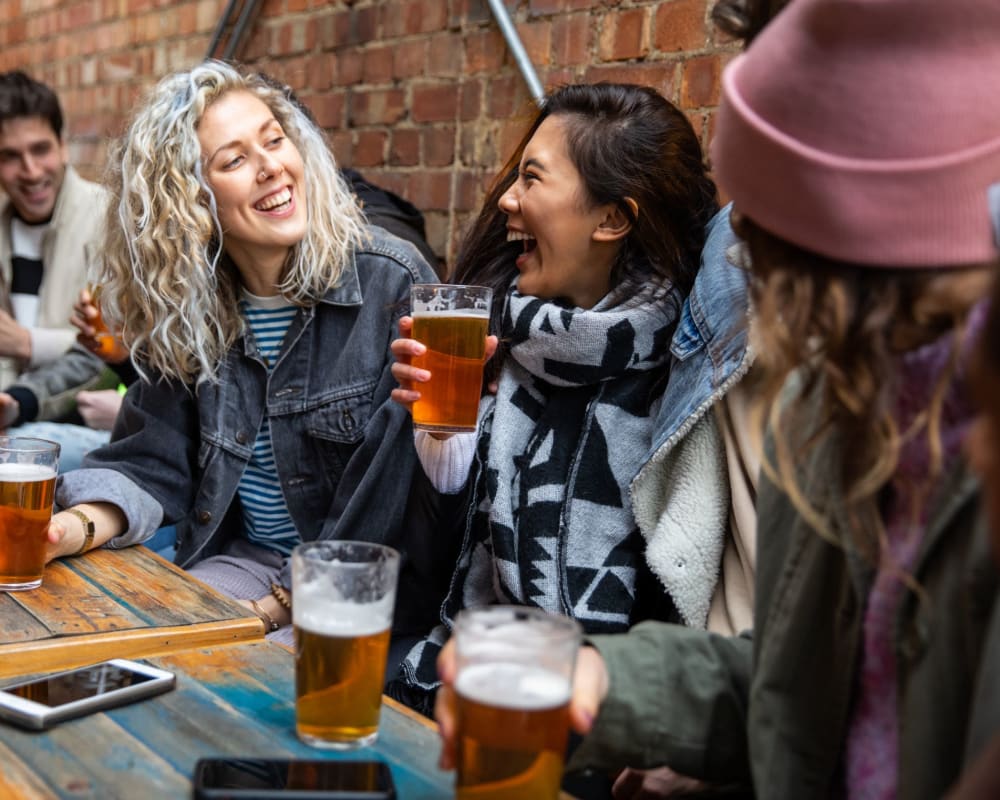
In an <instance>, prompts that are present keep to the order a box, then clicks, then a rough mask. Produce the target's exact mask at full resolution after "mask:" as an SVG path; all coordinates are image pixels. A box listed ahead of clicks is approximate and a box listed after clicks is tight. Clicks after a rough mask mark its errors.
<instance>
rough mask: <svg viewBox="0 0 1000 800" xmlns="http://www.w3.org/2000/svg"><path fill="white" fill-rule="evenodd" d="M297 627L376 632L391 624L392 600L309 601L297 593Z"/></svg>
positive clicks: (325, 632)
mask: <svg viewBox="0 0 1000 800" xmlns="http://www.w3.org/2000/svg"><path fill="white" fill-rule="evenodd" d="M292 607H293V609H294V611H293V616H294V622H295V625H296V627H298V628H301V629H303V630H307V631H309V632H310V633H318V634H320V635H322V636H373V635H374V634H376V633H382V632H383V631H385V630H387V629H388V628H389V626H390V625H391V624H392V603H391V602H389V603H388V604H386V603H385V602H378V603H344V602H340V603H330V602H327V603H322V602H321V603H319V604H317V603H315V602H314V603H312V604H310V603H309V602H308V601H307V602H306V603H304V604H303V603H302V602H301V598H300V597H299V596H298V595H297V594H296V595H295V596H294V600H293V605H292Z"/></svg>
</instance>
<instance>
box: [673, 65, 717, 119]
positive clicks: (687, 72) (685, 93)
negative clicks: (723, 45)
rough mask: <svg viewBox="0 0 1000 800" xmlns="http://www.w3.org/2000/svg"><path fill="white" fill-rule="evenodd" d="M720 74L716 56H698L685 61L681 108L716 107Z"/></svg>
mask: <svg viewBox="0 0 1000 800" xmlns="http://www.w3.org/2000/svg"><path fill="white" fill-rule="evenodd" d="M721 73H722V65H721V62H720V60H719V57H718V56H700V57H698V58H692V59H690V60H689V61H687V62H686V63H685V64H684V70H683V76H682V78H681V106H682V107H684V108H700V107H702V106H715V105H718V103H719V76H720V75H721Z"/></svg>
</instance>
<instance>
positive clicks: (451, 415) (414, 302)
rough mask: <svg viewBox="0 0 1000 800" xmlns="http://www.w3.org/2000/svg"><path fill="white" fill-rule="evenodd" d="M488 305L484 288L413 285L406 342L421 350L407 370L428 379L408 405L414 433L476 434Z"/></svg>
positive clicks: (489, 297) (489, 298) (489, 293)
mask: <svg viewBox="0 0 1000 800" xmlns="http://www.w3.org/2000/svg"><path fill="white" fill-rule="evenodd" d="M492 300H493V292H492V290H491V289H489V288H487V287H485V286H459V285H449V284H437V283H425V284H414V286H413V288H412V290H411V293H410V314H411V315H412V317H413V330H412V333H411V336H412V338H413V339H414V340H415V341H417V342H420V343H421V344H422V345H424V347H425V348H426V350H425V351H424V352H423V353H422V354H420V355H412V356H411V358H410V364H411V366H413V367H414V368H416V369H420V370H426V371H427V372H429V373H430V380H428V381H426V382H422V383H420V384H419V393H420V396H419V399H417V400H415V401H414V402H413V404H412V408H411V411H412V414H413V426H414V427H415V428H417V429H421V430H426V431H431V432H433V433H460V432H463V431H474V430H475V429H476V418H477V416H478V413H479V397H480V395H481V393H482V385H483V365H484V364H485V363H486V359H487V352H486V331H487V329H488V328H489V322H490V306H491V303H492Z"/></svg>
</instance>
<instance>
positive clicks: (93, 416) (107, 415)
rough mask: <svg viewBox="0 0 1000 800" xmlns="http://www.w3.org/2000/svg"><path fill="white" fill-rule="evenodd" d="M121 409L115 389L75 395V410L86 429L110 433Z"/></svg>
mask: <svg viewBox="0 0 1000 800" xmlns="http://www.w3.org/2000/svg"><path fill="white" fill-rule="evenodd" d="M121 407H122V396H121V395H120V394H118V392H117V390H115V389H101V390H100V391H96V392H88V391H82V392H77V395H76V409H77V411H79V412H80V416H81V417H83V421H84V422H85V423H86V424H87V427H88V428H93V429H94V430H98V431H110V430H111V429H112V428H113V427H114V425H115V419H117V417H118V409H120V408H121Z"/></svg>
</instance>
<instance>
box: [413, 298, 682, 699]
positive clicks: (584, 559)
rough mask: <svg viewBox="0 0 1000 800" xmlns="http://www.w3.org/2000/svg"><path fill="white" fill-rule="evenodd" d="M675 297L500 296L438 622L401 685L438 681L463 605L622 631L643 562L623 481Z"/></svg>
mask: <svg viewBox="0 0 1000 800" xmlns="http://www.w3.org/2000/svg"><path fill="white" fill-rule="evenodd" d="M680 304H681V302H680V296H679V293H678V292H676V291H675V290H673V289H672V288H670V287H669V286H664V285H662V284H654V283H647V284H643V285H642V286H641V287H639V288H637V287H636V285H635V284H623V285H621V286H619V287H618V289H617V290H615V291H613V292H611V293H610V294H609V295H608V296H607V297H605V298H604V299H603V300H602V301H601V302H600V303H599V304H598V305H596V306H594V307H593V308H591V309H587V310H584V309H579V308H577V309H569V308H565V307H563V306H560V305H557V304H555V303H552V302H549V301H545V300H540V299H539V298H537V297H530V296H522V295H521V294H519V293H518V292H517V291H516V290H515V289H512V290H511V291H510V292H508V296H507V302H506V304H505V307H504V315H503V321H502V335H503V337H504V339H505V341H506V342H507V343H508V344H509V346H510V351H509V355H508V358H507V360H506V362H505V364H504V368H503V370H502V372H501V375H500V381H499V389H498V392H497V395H496V397H495V398H493V397H487V398H484V400H483V407H482V408H481V413H480V423H479V436H478V440H477V451H476V459H475V462H474V465H473V471H474V476H473V477H474V479H475V484H474V488H473V496H472V499H471V503H470V506H469V513H468V517H467V524H466V530H465V536H464V540H463V544H462V549H461V553H460V556H459V560H458V565H457V568H456V571H455V574H454V577H453V578H452V585H451V590H450V592H449V595H448V598H447V599H446V601H445V604H444V608H443V615H442V618H443V619H444V621H445V622H446V623H447V624H446V625H445V626H439V628H437V629H435V631H434V632H433V634H432V635H431V637H430V638H429V639H428V640H424V641H423V642H421V643H420V644H418V645H417V646H416V647H415V648H414V649H413V650H412V651H411V652H410V655H409V656H408V657H407V659H406V660H405V661H404V663H403V665H402V670H403V674H404V678H405V680H406V682H407V683H410V684H413V683H416V684H417V685H418V686H421V687H422V688H425V689H426V688H432V687H433V686H434V685H436V682H437V675H436V671H435V666H434V660H435V658H436V656H437V651H438V649H439V647H440V645H441V644H443V642H444V640H445V639H446V638H447V635H448V628H449V627H450V624H451V621H452V620H453V619H454V616H455V614H456V613H457V612H458V611H460V610H461V609H462V608H465V607H472V606H481V605H487V604H494V603H515V604H518V605H531V606H538V607H541V608H544V609H548V610H550V611H555V612H558V613H562V614H567V615H569V616H572V617H575V618H576V619H578V620H579V621H580V622H581V623H582V624H583V626H584V629H585V630H586V631H587V632H589V633H597V632H608V631H619V630H624V629H626V628H627V627H628V624H629V615H630V611H631V608H632V601H633V598H634V594H635V581H636V567H637V565H638V562H639V560H640V559H641V558H642V557H643V556H642V549H643V545H642V537H641V535H640V534H639V531H638V526H637V525H636V522H635V519H634V517H633V515H632V508H631V503H630V500H629V494H628V486H629V483H630V482H631V480H632V478H633V477H634V476H635V473H636V471H637V470H638V467H639V465H640V462H641V460H642V458H643V456H644V455H645V454H646V452H647V449H648V446H649V442H650V437H651V436H652V432H653V430H652V429H653V422H654V417H655V411H656V404H657V402H658V400H659V397H660V395H661V394H662V390H663V387H664V385H665V382H666V381H665V370H666V369H667V365H668V362H669V357H670V350H669V347H670V339H671V336H672V334H673V331H674V327H675V324H676V321H677V317H678V314H679V310H680Z"/></svg>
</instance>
